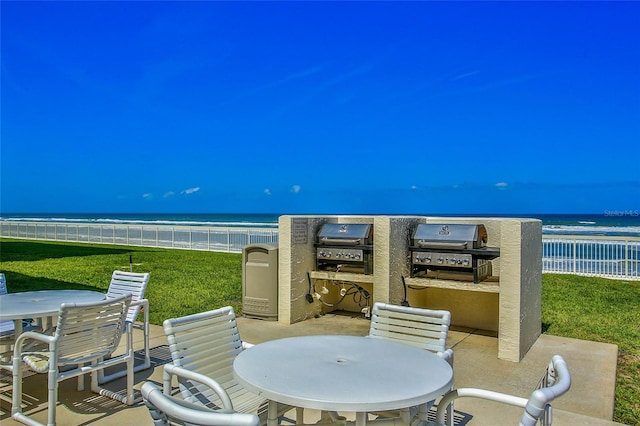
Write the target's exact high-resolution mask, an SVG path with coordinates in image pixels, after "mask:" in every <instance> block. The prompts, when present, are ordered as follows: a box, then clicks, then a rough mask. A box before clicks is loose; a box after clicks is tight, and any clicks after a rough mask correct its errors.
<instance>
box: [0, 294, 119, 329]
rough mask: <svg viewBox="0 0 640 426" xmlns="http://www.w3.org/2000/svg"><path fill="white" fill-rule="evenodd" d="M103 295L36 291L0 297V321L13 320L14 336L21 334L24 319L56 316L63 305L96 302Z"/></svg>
mask: <svg viewBox="0 0 640 426" xmlns="http://www.w3.org/2000/svg"><path fill="white" fill-rule="evenodd" d="M106 297H107V295H106V294H105V293H100V292H99V291H89V290H38V291H23V292H18V293H8V294H3V295H0V320H14V321H15V324H16V327H15V328H16V335H18V334H20V333H21V330H22V321H21V320H23V319H25V318H43V317H52V316H54V315H58V312H59V310H60V305H62V304H63V303H84V302H98V301H100V300H104V299H105V298H106Z"/></svg>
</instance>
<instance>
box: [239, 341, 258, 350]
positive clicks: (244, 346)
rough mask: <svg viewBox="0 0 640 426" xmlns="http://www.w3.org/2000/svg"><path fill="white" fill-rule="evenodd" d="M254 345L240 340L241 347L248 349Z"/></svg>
mask: <svg viewBox="0 0 640 426" xmlns="http://www.w3.org/2000/svg"><path fill="white" fill-rule="evenodd" d="M253 346H255V345H254V344H253V343H248V342H242V349H249V348H250V347H253Z"/></svg>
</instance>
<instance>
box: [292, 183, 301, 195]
mask: <svg viewBox="0 0 640 426" xmlns="http://www.w3.org/2000/svg"><path fill="white" fill-rule="evenodd" d="M301 189H302V188H300V185H293V186H292V187H291V192H293V193H294V194H297V193H298V192H300V190H301Z"/></svg>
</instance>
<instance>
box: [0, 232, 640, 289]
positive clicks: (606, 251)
mask: <svg viewBox="0 0 640 426" xmlns="http://www.w3.org/2000/svg"><path fill="white" fill-rule="evenodd" d="M0 236H2V237H7V238H20V239H30V240H48V241H69V242H80V243H94V244H95V243H97V244H117V245H127V246H144V247H162V248H179V249H188V250H204V251H219V252H230V253H241V252H242V248H243V247H244V246H246V245H250V244H271V245H276V246H277V245H278V229H277V228H267V227H265V228H243V227H204V226H167V225H140V224H134V225H125V224H94V223H73V224H69V223H60V222H12V221H0ZM542 250H543V253H542V272H548V273H560V274H576V275H588V276H599V277H606V278H617V279H627V280H640V238H638V237H635V238H634V237H597V236H588V237H587V236H577V235H554V236H551V235H543V236H542Z"/></svg>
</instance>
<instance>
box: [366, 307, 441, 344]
mask: <svg viewBox="0 0 640 426" xmlns="http://www.w3.org/2000/svg"><path fill="white" fill-rule="evenodd" d="M450 323H451V313H450V312H449V311H443V310H433V309H423V308H412V307H407V306H397V305H389V304H386V303H375V304H374V305H373V311H372V313H371V327H370V330H369V336H370V337H377V338H383V339H388V340H395V341H398V342H401V343H405V344H409V345H413V346H417V347H420V348H422V349H426V350H428V351H431V352H444V351H445V350H446V343H447V335H448V333H449V324H450Z"/></svg>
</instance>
